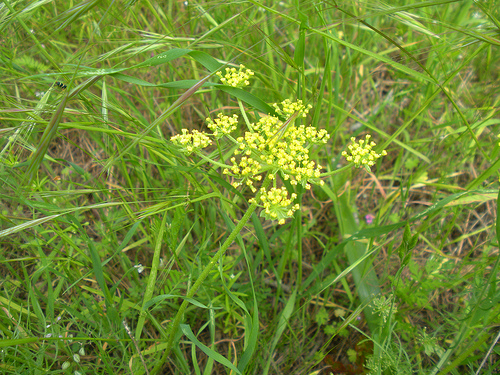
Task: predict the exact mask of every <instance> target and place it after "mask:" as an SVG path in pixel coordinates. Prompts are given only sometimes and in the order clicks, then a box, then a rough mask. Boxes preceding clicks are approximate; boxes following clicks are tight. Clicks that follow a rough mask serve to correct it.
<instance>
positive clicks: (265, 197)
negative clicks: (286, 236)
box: [250, 188, 300, 225]
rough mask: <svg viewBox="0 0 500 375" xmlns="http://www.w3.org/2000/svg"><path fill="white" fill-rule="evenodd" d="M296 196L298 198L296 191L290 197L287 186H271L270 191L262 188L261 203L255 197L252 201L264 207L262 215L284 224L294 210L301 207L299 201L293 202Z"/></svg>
mask: <svg viewBox="0 0 500 375" xmlns="http://www.w3.org/2000/svg"><path fill="white" fill-rule="evenodd" d="M295 198H297V194H295V193H293V194H292V195H291V197H290V198H288V192H287V190H286V188H271V189H269V191H266V189H265V188H261V189H260V197H259V199H258V200H260V201H261V203H259V202H258V200H256V199H255V198H252V199H250V203H256V204H257V205H259V206H260V207H263V208H264V210H263V211H262V213H261V216H264V217H265V218H266V219H269V220H278V224H280V225H282V224H285V219H288V218H290V217H292V216H293V214H294V212H295V211H297V210H298V209H299V208H300V206H299V204H298V203H296V204H293V200H294V199H295Z"/></svg>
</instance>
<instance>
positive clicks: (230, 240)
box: [151, 176, 271, 374]
mask: <svg viewBox="0 0 500 375" xmlns="http://www.w3.org/2000/svg"><path fill="white" fill-rule="evenodd" d="M266 177H267V176H266ZM270 182H271V180H270V179H269V178H264V183H263V185H262V186H263V187H265V188H267V187H268V186H269V183H270ZM256 208H257V204H256V203H252V204H251V205H250V207H248V210H247V211H246V213H245V215H243V217H242V218H241V220H240V221H239V223H238V224H237V225H236V227H234V229H233V231H232V232H231V234H230V235H229V237H228V238H227V239H226V241H224V243H223V244H222V246H221V247H220V249H219V250H218V251H217V253H216V254H215V255H214V256H213V258H212V259H211V260H210V262H209V263H208V264H207V266H206V267H205V269H204V270H203V272H202V273H201V274H200V276H198V279H197V280H196V282H195V283H194V285H193V286H192V288H191V289H190V290H189V292H188V293H187V294H186V298H185V299H184V301H183V302H182V304H181V307H180V308H179V310H178V311H177V314H176V315H175V318H174V321H173V323H172V324H171V325H170V330H169V332H168V338H167V347H166V348H165V351H164V352H163V355H162V357H161V359H160V360H159V361H158V362H157V364H156V366H155V367H154V368H153V370H152V371H151V374H157V373H158V371H160V370H161V368H162V367H163V364H164V363H165V361H166V360H167V358H168V356H169V354H170V351H171V350H172V347H173V345H174V338H175V334H176V332H177V330H178V329H179V325H180V324H181V321H182V318H183V315H184V311H185V310H186V308H187V306H188V304H189V302H188V300H189V299H191V298H193V297H194V296H195V294H196V292H197V291H198V289H199V288H200V287H201V284H203V281H205V279H206V278H207V276H208V275H209V273H210V271H211V270H212V268H214V266H215V265H216V264H217V262H218V261H219V259H220V258H221V257H222V255H224V253H225V252H226V250H227V249H228V247H229V246H230V245H231V244H232V243H233V241H234V240H235V239H236V236H238V234H239V233H240V232H241V230H242V229H243V227H244V226H245V224H246V223H247V222H248V220H250V216H252V213H253V212H254V211H255V209H256Z"/></svg>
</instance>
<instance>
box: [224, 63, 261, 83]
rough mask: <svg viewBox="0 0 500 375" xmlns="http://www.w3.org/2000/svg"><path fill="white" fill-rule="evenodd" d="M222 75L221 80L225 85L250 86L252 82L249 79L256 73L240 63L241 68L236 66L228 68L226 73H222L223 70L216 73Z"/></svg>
mask: <svg viewBox="0 0 500 375" xmlns="http://www.w3.org/2000/svg"><path fill="white" fill-rule="evenodd" d="M215 74H217V75H218V76H219V77H220V81H221V82H222V84H223V85H227V86H231V87H243V86H248V85H249V84H250V82H249V81H248V80H249V79H250V77H251V76H253V75H254V72H252V71H251V70H250V69H245V66H244V65H240V69H239V70H236V68H226V74H225V75H222V72H220V71H219V72H217V73H215Z"/></svg>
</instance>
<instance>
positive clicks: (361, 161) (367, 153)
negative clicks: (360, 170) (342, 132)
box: [342, 134, 387, 171]
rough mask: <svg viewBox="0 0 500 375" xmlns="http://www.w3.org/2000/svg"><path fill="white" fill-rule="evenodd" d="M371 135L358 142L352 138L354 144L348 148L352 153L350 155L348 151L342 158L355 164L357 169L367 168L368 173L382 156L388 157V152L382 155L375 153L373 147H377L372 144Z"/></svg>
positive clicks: (383, 152) (343, 153)
mask: <svg viewBox="0 0 500 375" xmlns="http://www.w3.org/2000/svg"><path fill="white" fill-rule="evenodd" d="M370 138H371V135H369V134H368V135H367V136H366V137H365V139H364V140H363V139H361V140H360V141H359V142H356V138H354V137H352V138H351V142H352V144H351V145H349V146H347V148H348V149H349V151H350V153H351V154H350V155H349V154H348V153H347V151H343V152H342V156H344V157H345V158H346V160H347V161H350V162H353V163H354V164H355V165H356V167H361V166H363V167H365V168H366V169H367V171H370V167H371V166H372V165H374V164H375V161H376V160H377V159H378V158H380V157H381V156H385V155H387V151H385V150H382V152H381V153H380V154H377V153H376V152H375V151H373V147H375V146H376V144H375V142H373V141H371V142H370Z"/></svg>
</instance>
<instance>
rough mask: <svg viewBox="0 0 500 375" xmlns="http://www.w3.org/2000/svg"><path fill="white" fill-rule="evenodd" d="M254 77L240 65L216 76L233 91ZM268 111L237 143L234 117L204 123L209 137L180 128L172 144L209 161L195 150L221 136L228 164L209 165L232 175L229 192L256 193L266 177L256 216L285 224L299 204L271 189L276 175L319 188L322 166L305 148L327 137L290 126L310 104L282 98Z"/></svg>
mask: <svg viewBox="0 0 500 375" xmlns="http://www.w3.org/2000/svg"><path fill="white" fill-rule="evenodd" d="M253 74H254V73H253V72H252V71H250V70H248V69H245V67H244V66H243V65H240V69H239V70H236V69H235V68H226V74H225V75H224V76H223V75H222V73H221V72H218V73H217V75H218V76H219V77H220V79H221V82H222V83H223V84H225V85H229V86H232V87H241V86H245V85H248V84H249V82H248V79H249V78H250V77H251V76H252V75H253ZM273 107H274V109H275V112H276V114H273V115H266V116H264V117H262V118H260V119H259V120H258V121H257V122H256V123H253V124H247V125H248V129H249V131H247V132H245V133H244V135H243V136H240V137H238V138H236V139H235V138H233V137H232V136H231V135H230V133H231V132H233V131H234V130H236V127H237V124H238V116H237V115H232V116H226V115H222V114H219V115H218V116H217V118H215V119H214V120H212V119H210V118H207V119H206V121H207V123H208V128H209V129H210V130H211V131H212V134H205V133H200V132H198V131H196V130H193V131H192V132H191V133H189V132H188V131H187V130H186V129H183V130H182V134H180V135H176V136H174V137H172V138H171V140H172V142H173V143H174V144H177V145H179V146H181V149H182V150H183V152H185V153H187V154H191V153H193V152H196V153H198V154H200V156H201V157H202V158H204V159H206V160H209V159H208V158H207V156H205V155H203V154H201V152H200V151H201V149H202V148H204V147H207V146H209V145H210V144H212V141H211V138H210V137H212V139H213V138H215V139H217V140H219V139H221V138H222V137H226V138H227V140H228V141H229V142H233V143H235V146H236V148H235V149H234V151H233V154H232V155H231V156H230V157H229V162H226V163H228V164H229V165H227V164H224V163H219V162H216V161H215V160H213V163H214V164H215V165H219V166H221V167H222V168H223V169H222V171H223V174H225V175H228V176H230V177H232V179H233V181H232V183H231V185H232V186H233V187H234V188H237V187H239V186H242V185H246V186H248V187H249V188H250V189H251V190H252V192H254V193H255V192H257V187H255V186H254V183H256V182H261V181H262V180H263V176H267V178H268V179H269V180H271V181H265V183H266V184H267V183H270V182H272V184H273V187H272V188H270V189H265V188H261V189H260V192H259V193H258V195H257V197H256V198H252V199H251V200H250V202H251V203H253V204H255V205H257V206H259V207H262V208H263V210H262V212H261V216H264V217H265V218H266V219H270V220H278V223H279V224H284V222H285V220H286V219H287V218H289V217H292V216H293V215H294V213H295V211H296V210H298V209H299V204H297V203H294V200H295V199H296V198H297V195H296V194H295V193H293V194H291V196H290V197H289V195H288V191H287V189H286V188H285V187H281V188H279V187H276V185H277V179H276V175H277V174H278V175H279V176H280V177H281V179H282V180H285V181H289V182H290V184H291V185H294V186H295V185H298V184H301V185H302V186H303V187H304V188H306V189H310V188H311V184H320V185H323V181H322V180H320V175H321V169H322V167H321V166H320V165H317V164H316V162H315V161H314V160H311V159H310V157H309V148H310V147H311V145H313V144H320V143H326V142H327V141H328V139H329V138H330V135H329V134H328V133H327V132H326V130H324V129H323V130H317V129H315V128H314V127H312V126H305V125H295V121H296V120H297V119H298V118H304V117H306V116H307V114H308V112H309V110H310V109H311V108H312V106H311V105H304V104H303V103H302V101H301V100H297V101H296V102H292V101H291V100H289V99H287V100H284V101H283V102H281V103H279V104H274V105H273ZM218 146H219V147H220V145H218ZM220 154H221V155H222V153H220Z"/></svg>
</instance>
